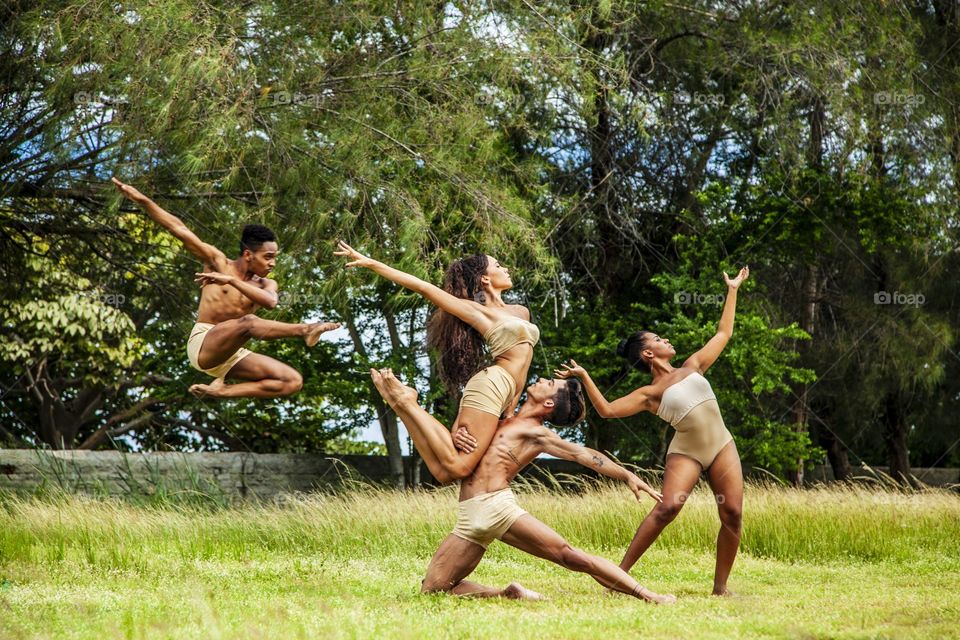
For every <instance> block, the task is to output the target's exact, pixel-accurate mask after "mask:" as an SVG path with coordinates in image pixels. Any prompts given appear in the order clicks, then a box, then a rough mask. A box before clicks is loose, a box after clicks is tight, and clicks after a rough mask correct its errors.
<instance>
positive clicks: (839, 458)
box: [820, 432, 853, 481]
mask: <svg viewBox="0 0 960 640" xmlns="http://www.w3.org/2000/svg"><path fill="white" fill-rule="evenodd" d="M820 442H821V446H823V448H824V449H826V450H827V460H828V461H829V462H830V467H831V468H832V469H833V479H834V480H838V481H843V480H847V479H848V478H849V477H850V475H851V474H852V473H853V470H852V469H851V468H850V458H849V457H848V456H847V449H846V447H844V446H843V443H841V442H840V440H838V439H837V438H836V437H835V436H834V435H833V434H832V433H829V432H827V433H824V434H823V435H822V437H821V439H820Z"/></svg>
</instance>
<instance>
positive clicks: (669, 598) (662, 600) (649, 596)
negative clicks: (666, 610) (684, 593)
mask: <svg viewBox="0 0 960 640" xmlns="http://www.w3.org/2000/svg"><path fill="white" fill-rule="evenodd" d="M633 592H634V595H635V596H637V597H638V598H641V599H643V600H646V601H647V602H652V603H653V604H673V603H674V602H676V601H677V596H675V595H673V594H670V593H668V594H666V595H661V594H659V593H654V592H653V591H650V589H647V588H646V587H641V586H640V585H637V588H636V589H634V590H633Z"/></svg>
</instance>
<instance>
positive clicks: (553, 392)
mask: <svg viewBox="0 0 960 640" xmlns="http://www.w3.org/2000/svg"><path fill="white" fill-rule="evenodd" d="M370 375H371V377H372V378H373V382H374V384H375V385H376V386H377V389H378V390H379V391H380V393H381V394H382V395H383V397H384V398H386V399H387V401H388V402H389V403H390V405H391V406H396V405H400V404H406V405H408V407H409V406H410V405H414V406H416V405H417V391H416V389H411V388H410V387H406V386H404V385H403V384H401V383H400V381H399V380H398V379H397V378H396V377H395V376H394V375H393V372H392V371H391V370H390V369H381V370H379V371H378V370H376V369H371V370H370ZM420 410H421V411H423V409H420ZM584 410H585V403H584V399H583V394H582V392H581V391H580V383H579V381H577V380H556V379H553V380H545V379H543V378H541V379H540V380H539V381H537V382H536V383H535V384H532V385H530V386H529V387H527V400H526V402H524V404H523V405H522V406H521V407H520V410H519V411H518V412H517V413H516V415H514V416H512V417H508V418H506V419H504V420H501V421H500V423H499V426H498V427H497V430H496V432H495V434H494V438H493V442H492V443H491V445H490V447H489V448H488V449H487V450H486V452H485V453H484V454H483V457H482V458H481V459H480V462H479V463H478V465H477V467H476V469H474V471H473V473H472V474H471V475H470V476H468V477H467V478H465V479H464V480H463V481H462V482H461V484H460V506H459V509H458V517H457V524H456V527H455V528H454V530H453V533H451V534H450V535H448V536H447V537H446V538H445V539H444V541H443V542H442V543H441V544H440V548H439V549H437V552H436V553H435V554H434V556H433V559H432V560H431V561H430V566H429V567H428V568H427V575H426V577H425V578H424V579H423V583H422V585H421V590H422V591H423V592H424V593H432V592H438V591H442V592H448V593H453V594H455V595H460V596H473V597H479V598H492V597H505V598H514V599H518V600H540V599H541V598H542V596H541V595H540V594H539V593H536V592H535V591H531V590H529V589H525V588H524V587H522V586H520V585H519V584H517V583H515V582H514V583H511V584H510V585H508V586H507V587H506V588H504V589H495V588H492V587H485V586H483V585H481V584H477V583H475V582H470V581H468V580H466V579H465V578H466V577H467V576H468V575H470V573H472V572H473V570H474V569H475V568H476V567H477V565H478V564H479V563H480V559H481V558H483V554H484V553H485V552H486V550H487V545H488V544H490V542H492V541H493V539H494V538H499V539H500V540H503V541H504V542H506V543H507V544H509V545H510V546H512V547H516V548H517V549H520V550H521V551H526V552H527V553H529V554H532V555H534V556H537V557H538V558H544V559H546V560H550V561H551V562H555V563H556V564H558V565H560V566H561V567H564V568H566V569H570V570H571V571H579V572H582V573H586V574H588V575H590V576H591V577H592V578H593V579H594V580H596V581H597V582H599V583H600V584H601V585H603V586H605V587H607V588H609V589H613V590H615V591H619V592H621V593H626V594H628V595H631V596H634V597H635V598H639V599H641V600H646V601H648V602H653V603H656V604H672V603H673V602H676V597H674V596H672V595H660V594H658V593H654V592H653V591H650V590H649V589H647V588H645V587H642V586H640V584H639V583H638V582H637V581H636V580H634V579H633V578H632V577H630V575H629V574H628V573H626V572H625V571H623V570H622V569H620V568H619V567H618V566H617V565H615V564H614V563H612V562H610V561H609V560H605V559H603V558H599V557H597V556H592V555H590V554H588V553H585V552H583V551H581V550H580V549H576V548H574V547H571V546H570V544H569V543H568V542H567V541H566V540H564V539H563V538H562V537H561V536H560V534H558V533H557V532H556V531H554V530H553V529H551V528H550V527H548V526H547V525H545V524H544V523H542V522H540V521H539V520H537V519H536V518H534V517H533V516H531V515H530V514H529V513H527V512H526V511H524V510H523V509H521V508H520V507H519V506H518V505H517V501H516V498H515V497H514V495H513V492H512V491H511V490H510V481H511V480H513V478H514V477H515V476H516V475H517V473H519V471H520V470H521V469H523V468H524V467H526V466H527V465H528V464H530V462H532V461H533V459H534V458H536V457H537V456H538V455H540V454H541V453H547V454H549V455H553V456H556V457H558V458H563V459H564V460H572V461H574V462H578V463H580V464H582V465H583V466H585V467H588V468H590V469H593V470H594V471H597V472H598V473H601V474H603V475H605V476H608V477H611V478H615V479H617V480H622V481H624V482H626V483H627V486H628V487H630V490H631V491H633V493H634V495H636V496H637V500H640V499H641V498H642V497H643V494H644V493H646V494H648V495H650V496H652V497H653V498H654V499H655V500H657V501H658V502H659V501H660V499H661V496H660V493H659V492H657V491H655V490H654V489H652V488H651V487H650V486H649V485H647V484H646V483H645V482H643V480H641V479H640V478H638V477H637V476H636V475H634V474H633V473H631V472H629V471H627V470H626V469H624V468H623V467H621V466H620V465H618V464H616V463H614V462H613V461H612V460H610V459H609V458H607V457H606V456H605V455H603V454H602V453H600V452H599V451H594V450H593V449H588V448H586V447H584V446H581V445H579V444H574V443H572V442H567V441H566V440H563V439H562V438H560V436H558V435H557V434H556V433H555V432H554V431H553V430H551V429H549V428H547V427H546V426H545V425H544V421H547V420H548V421H550V422H551V423H553V424H556V425H570V424H576V423H577V422H578V421H579V420H580V419H582V418H583V414H584Z"/></svg>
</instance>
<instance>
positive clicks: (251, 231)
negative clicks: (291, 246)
mask: <svg viewBox="0 0 960 640" xmlns="http://www.w3.org/2000/svg"><path fill="white" fill-rule="evenodd" d="M276 241H277V236H276V234H274V233H273V231H271V230H270V229H269V228H268V227H265V226H263V225H262V224H248V225H247V226H245V227H244V228H243V232H242V233H241V234H240V253H243V250H244V249H250V251H256V250H257V249H259V248H260V247H262V246H263V243H264V242H276Z"/></svg>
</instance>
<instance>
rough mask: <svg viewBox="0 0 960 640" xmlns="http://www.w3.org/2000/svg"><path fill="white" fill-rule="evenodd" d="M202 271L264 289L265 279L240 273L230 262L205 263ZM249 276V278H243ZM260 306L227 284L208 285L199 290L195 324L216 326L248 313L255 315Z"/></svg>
mask: <svg viewBox="0 0 960 640" xmlns="http://www.w3.org/2000/svg"><path fill="white" fill-rule="evenodd" d="M203 269H204V271H207V272H210V271H217V272H219V273H223V274H227V275H233V276H236V277H237V278H240V279H241V280H246V282H247V283H248V284H250V285H253V286H255V287H259V288H260V289H263V288H264V284H265V282H266V280H265V278H261V277H260V276H257V275H254V274H245V273H241V272H240V271H239V270H238V269H237V268H236V267H235V266H234V263H233V261H232V260H224V261H223V264H213V263H212V262H205V263H204V265H203ZM245 276H249V277H245ZM259 308H260V305H258V304H256V303H254V302H253V301H252V300H251V299H250V298H248V297H247V296H245V295H243V294H242V293H240V291H238V290H237V288H236V287H232V286H230V285H229V284H208V285H205V286H204V287H203V288H201V289H200V307H199V308H198V309H197V322H209V323H210V324H218V323H220V322H223V321H224V320H233V319H234V318H242V317H243V316H245V315H247V314H248V313H256V312H257V309H259Z"/></svg>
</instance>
